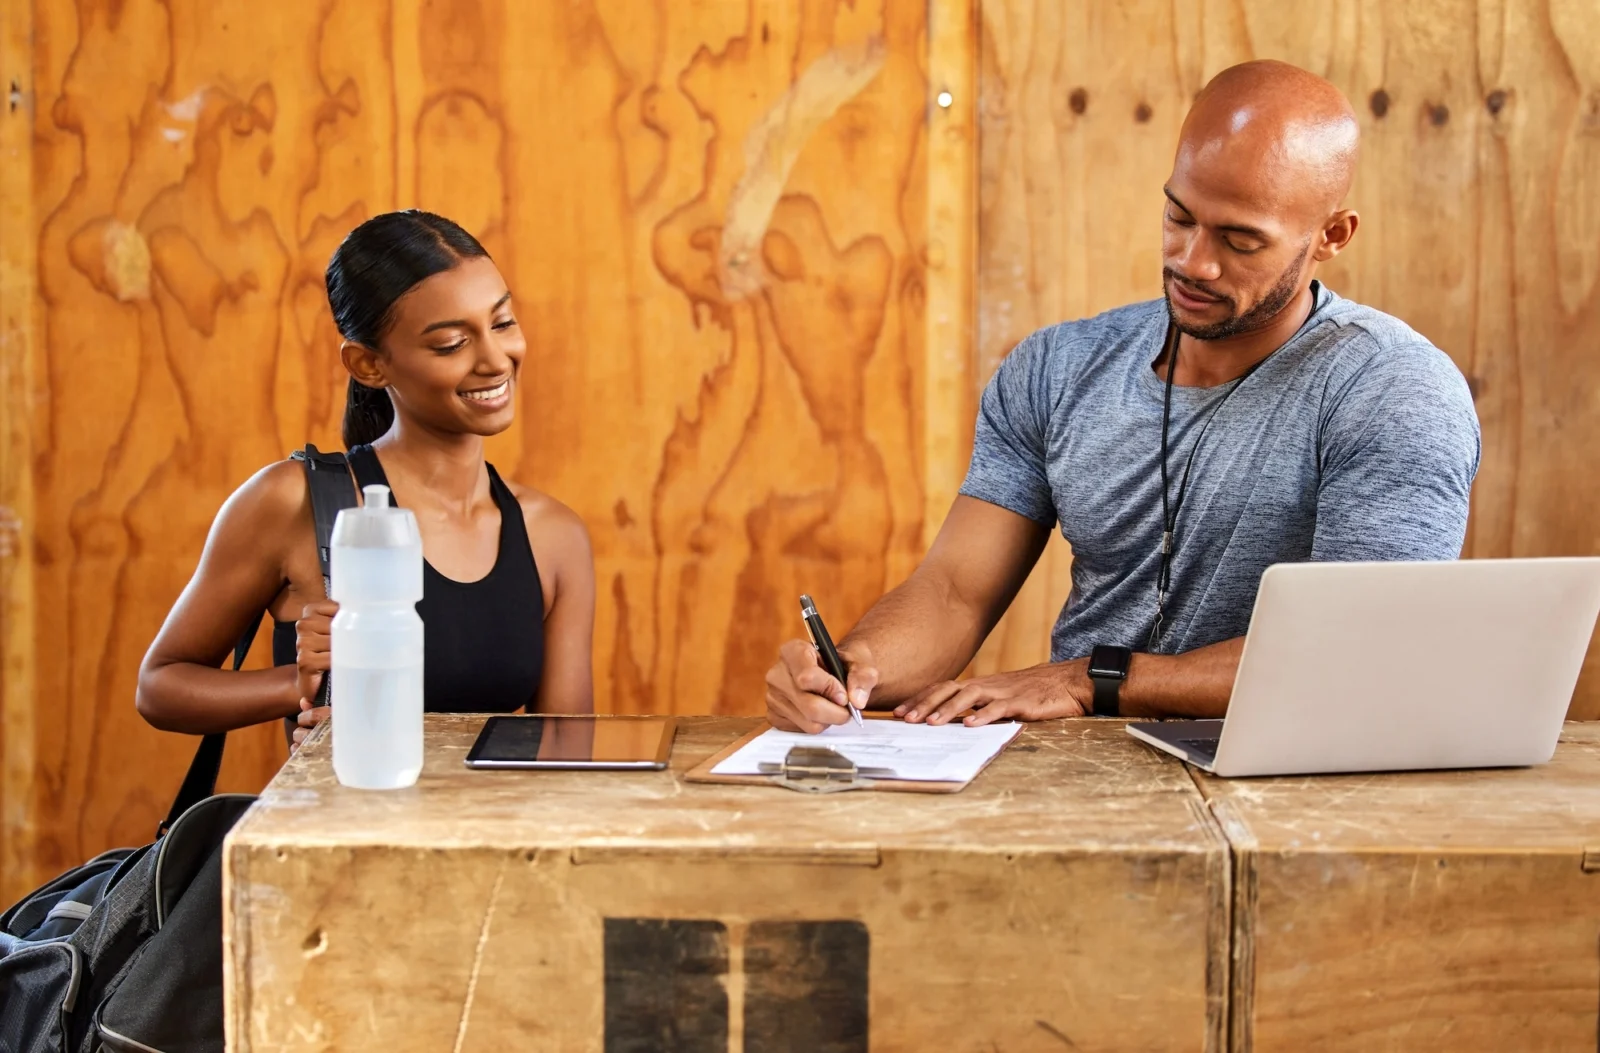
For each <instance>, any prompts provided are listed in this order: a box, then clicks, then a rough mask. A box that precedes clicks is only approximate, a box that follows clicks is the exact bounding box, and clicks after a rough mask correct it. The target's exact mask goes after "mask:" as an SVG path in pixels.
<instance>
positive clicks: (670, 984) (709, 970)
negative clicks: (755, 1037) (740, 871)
mask: <svg viewBox="0 0 1600 1053" xmlns="http://www.w3.org/2000/svg"><path fill="white" fill-rule="evenodd" d="M727 974H728V930H727V927H726V926H725V925H723V924H722V923H721V922H719V921H678V920H662V919H659V918H607V919H606V920H605V1053H727V1049H728V991H727V987H726V980H727ZM746 1048H747V1049H749V1047H748V1046H747V1047H746ZM863 1048H865V1047H863Z"/></svg>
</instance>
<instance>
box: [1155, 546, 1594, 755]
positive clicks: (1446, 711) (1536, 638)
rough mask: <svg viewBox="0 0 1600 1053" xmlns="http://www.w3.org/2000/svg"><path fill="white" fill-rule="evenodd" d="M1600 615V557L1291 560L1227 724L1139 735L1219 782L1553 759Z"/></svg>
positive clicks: (1273, 585) (1252, 646) (1273, 572)
mask: <svg viewBox="0 0 1600 1053" xmlns="http://www.w3.org/2000/svg"><path fill="white" fill-rule="evenodd" d="M1597 614H1600V558H1574V559H1483V560H1461V561H1457V562H1446V563H1285V564H1279V565H1277V566H1273V567H1269V568H1268V569H1267V572H1266V573H1265V574H1264V575H1262V578H1261V591H1260V592H1259V593H1258V594H1257V596H1256V606H1255V611H1254V612H1253V613H1252V615H1251V618H1250V630H1249V632H1248V634H1247V635H1246V636H1245V642H1244V654H1243V656H1242V657H1241V658H1240V660H1239V672H1238V675H1237V676H1236V677H1235V679H1234V682H1233V695H1232V698H1231V700H1230V701H1229V703H1228V715H1227V718H1226V719H1225V720H1169V721H1162V722H1160V723H1134V724H1129V725H1128V726H1127V730H1128V734H1130V735H1133V736H1134V737H1135V738H1139V739H1142V740H1144V741H1145V742H1148V743H1150V744H1151V745H1152V746H1155V747H1157V748H1159V749H1163V750H1166V751H1167V752H1168V753H1174V754H1176V755H1178V756H1179V757H1182V758H1183V759H1184V760H1186V761H1189V762H1191V763H1193V764H1195V765H1198V766H1199V767H1201V768H1204V769H1205V770H1206V771H1210V772H1214V773H1216V774H1217V775H1303V774H1313V773H1317V772H1358V771H1405V770H1412V769H1421V768H1490V767H1503V766H1511V765H1528V764H1542V763H1543V762H1545V761H1547V760H1549V759H1550V755H1551V754H1552V753H1554V752H1555V748H1556V739H1557V738H1558V737H1559V736H1560V734H1561V723H1562V721H1563V719H1564V718H1565V716H1566V712H1567V706H1568V704H1569V703H1570V702H1571V700H1572V691H1573V688H1574V686H1576V684H1577V681H1578V671H1579V670H1580V669H1581V668H1582V666H1583V658H1584V654H1585V652H1586V651H1587V650H1588V648H1589V640H1590V636H1591V634H1592V633H1593V631H1594V626H1595V618H1596V615H1597Z"/></svg>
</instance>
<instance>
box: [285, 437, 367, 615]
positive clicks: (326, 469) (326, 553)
mask: <svg viewBox="0 0 1600 1053" xmlns="http://www.w3.org/2000/svg"><path fill="white" fill-rule="evenodd" d="M294 459H295V460H297V461H299V462H301V463H302V464H304V465H305V466H306V490H307V492H308V493H309V494H310V495H311V519H312V522H313V523H314V524H315V525H316V528H317V562H318V563H320V564H321V565H322V589H323V592H324V594H326V593H328V592H330V591H332V586H331V584H330V580H329V579H330V577H331V575H330V573H329V569H328V568H329V560H330V558H331V557H332V554H333V523H334V520H336V519H338V518H339V513H340V512H342V511H344V510H345V509H346V508H354V507H355V505H356V487H355V483H354V482H352V481H351V479H350V464H349V462H348V461H346V460H345V456H344V454H342V453H323V452H321V451H320V450H318V449H317V448H316V447H315V446H313V445H311V444H310V443H309V442H308V443H306V448H305V449H303V450H296V451H295V452H294Z"/></svg>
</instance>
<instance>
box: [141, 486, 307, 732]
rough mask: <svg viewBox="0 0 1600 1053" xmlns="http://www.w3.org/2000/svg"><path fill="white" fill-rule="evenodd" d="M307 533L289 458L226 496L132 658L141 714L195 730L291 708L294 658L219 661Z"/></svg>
mask: <svg viewBox="0 0 1600 1053" xmlns="http://www.w3.org/2000/svg"><path fill="white" fill-rule="evenodd" d="M312 536H313V535H312V525H311V506H310V502H309V499H308V495H307V492H306V486H305V476H304V474H303V472H302V470H301V469H300V466H299V465H297V464H295V463H294V462H292V461H285V462H281V463H279V464H275V465H272V466H270V467H267V468H264V469H262V470H261V471H260V472H257V473H256V474H255V475H254V476H253V477H252V478H251V479H250V480H249V481H248V482H246V483H245V484H244V485H243V486H241V487H240V488H239V489H238V490H236V491H235V492H234V493H233V495H232V496H231V497H229V498H228V500H227V501H226V502H225V503H224V504H223V506H222V509H221V511H219V512H218V513H217V518H216V520H215V522H213V523H212V524H211V533H210V534H209V535H208V536H207V538H206V546H205V551H204V552H203V553H202V554H201V556H200V565H199V566H198V567H197V568H196V569H195V573H194V577H193V578H191V579H190V580H189V584H188V586H186V587H185V588H184V590H183V594H182V595H181V596H179V597H178V602H177V603H176V604H174V605H173V608H172V611H171V612H170V613H169V614H168V615H167V620H166V621H165V622H164V623H163V624H162V626H161V631H160V632H159V633H157V634H156V638H155V641H154V642H153V643H151V645H150V650H149V651H148V652H147V653H146V654H145V657H144V662H143V664H142V665H141V666H140V667H139V687H138V692H137V694H136V695H135V698H134V704H135V705H136V706H138V709H139V713H140V715H142V716H143V717H144V718H145V720H147V721H149V722H150V723H151V724H152V725H154V726H155V727H157V728H160V729H161V730H163V731H180V732H186V733H188V734H195V735H199V734H208V733H210V732H214V731H231V730H233V729H235V728H242V727H248V726H249V725H251V724H260V723H262V722H263V721H268V720H273V719H276V718H279V717H285V716H289V715H291V714H293V713H296V712H298V711H299V702H300V697H301V695H302V690H301V689H302V687H303V686H304V685H303V684H302V683H301V680H302V679H303V678H302V677H301V676H300V674H299V670H298V669H297V668H296V667H294V666H285V667H282V668H277V669H264V670H253V671H250V672H240V673H235V672H233V671H232V670H224V669H221V668H218V667H219V666H220V665H221V664H222V662H223V660H224V659H225V658H226V657H227V656H228V654H229V653H230V652H231V651H232V650H233V646H234V644H235V643H237V642H238V640H239V637H240V635H241V634H243V632H244V630H245V628H246V627H247V626H248V625H249V624H250V620H251V619H253V618H259V617H261V613H262V611H263V610H265V609H266V607H267V605H268V604H269V603H271V602H272V600H273V598H274V597H276V596H277V595H278V593H279V592H281V591H282V589H283V586H284V581H285V574H284V569H283V568H284V565H285V562H284V554H285V553H286V552H287V551H288V546H289V545H292V544H295V543H311V542H310V541H309V539H310V538H311V537H312ZM313 690H315V688H313Z"/></svg>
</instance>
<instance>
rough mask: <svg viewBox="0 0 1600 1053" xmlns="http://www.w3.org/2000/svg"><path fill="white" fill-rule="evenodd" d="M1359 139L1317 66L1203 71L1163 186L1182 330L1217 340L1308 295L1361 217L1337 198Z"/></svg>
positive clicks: (1173, 301) (1253, 326) (1169, 272)
mask: <svg viewBox="0 0 1600 1053" xmlns="http://www.w3.org/2000/svg"><path fill="white" fill-rule="evenodd" d="M1360 138H1361V129H1360V125H1359V124H1358V123H1357V121H1356V115H1355V111H1354V110H1353V109H1352V108H1351V106H1350V102H1349V100H1348V99H1346V98H1345V97H1344V95H1343V94H1342V93H1341V92H1340V91H1339V89H1338V88H1336V87H1334V86H1333V85H1332V84H1330V83H1328V82H1327V81H1326V80H1323V79H1322V78H1321V77H1319V76H1317V75H1316V74H1314V73H1308V72H1306V71H1305V70H1303V69H1299V68H1297V67H1295V66H1291V65H1289V64H1287V63H1284V62H1271V61H1262V62H1246V63H1244V64H1243V65H1239V66H1233V67H1231V68H1229V69H1225V70H1223V71H1222V72H1221V73H1219V74H1217V75H1216V76H1215V77H1214V78H1212V80H1211V83H1209V84H1207V85H1206V86H1205V89H1204V90H1202V91H1201V92H1200V95H1199V96H1198V97H1197V98H1196V99H1195V102H1194V106H1193V107H1191V108H1190V110H1189V115H1188V116H1187V117H1186V118H1185V119H1184V122H1183V131H1182V134H1181V135H1180V137H1179V140H1178V151H1177V156H1176V157H1175V158H1174V160H1173V165H1172V177H1171V178H1170V179H1169V180H1168V181H1167V185H1166V188H1165V190H1166V195H1167V198H1168V202H1169V205H1168V209H1167V217H1166V223H1165V227H1164V231H1165V233H1164V236H1163V253H1164V255H1165V264H1164V267H1165V285H1166V289H1167V303H1168V306H1169V308H1170V309H1171V310H1172V315H1173V319H1174V320H1175V321H1176V323H1177V325H1178V328H1179V329H1181V330H1182V331H1183V332H1185V333H1187V334H1189V335H1190V336H1193V337H1196V338H1198V339H1201V340H1223V339H1227V338H1230V337H1235V336H1242V335H1245V334H1248V333H1252V332H1256V331H1258V330H1262V329H1263V328H1264V327H1267V326H1268V325H1269V324H1271V323H1273V321H1274V320H1275V319H1279V318H1280V317H1284V316H1285V315H1284V312H1285V309H1286V308H1287V307H1289V305H1290V304H1292V303H1296V302H1299V303H1302V304H1304V303H1305V302H1308V301H1306V300H1304V298H1303V295H1304V293H1305V290H1306V288H1307V286H1308V285H1309V284H1310V282H1311V277H1312V274H1313V273H1314V272H1315V270H1316V265H1317V264H1318V263H1322V262H1325V261H1327V260H1330V259H1332V258H1333V257H1334V256H1336V255H1338V254H1339V252H1341V251H1342V250H1343V249H1344V247H1345V245H1346V244H1348V243H1349V241H1350V238H1351V236H1353V235H1354V233H1355V228H1356V225H1357V223H1358V221H1359V217H1358V216H1356V214H1355V213H1354V212H1350V211H1347V210H1343V209H1342V205H1343V203H1344V199H1345V196H1346V195H1347V194H1349V192H1350V185H1351V183H1352V181H1353V180H1354V178H1355V165H1356V154H1357V150H1358V148H1359V144H1360ZM1175 289H1176V293H1175V292H1174V290H1175Z"/></svg>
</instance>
